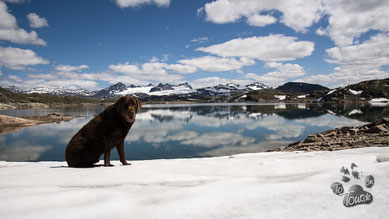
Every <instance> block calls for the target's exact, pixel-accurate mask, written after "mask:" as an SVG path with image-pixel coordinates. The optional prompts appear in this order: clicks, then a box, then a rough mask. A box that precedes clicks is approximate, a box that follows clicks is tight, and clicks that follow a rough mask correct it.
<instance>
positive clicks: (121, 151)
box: [116, 139, 131, 165]
mask: <svg viewBox="0 0 389 219" xmlns="http://www.w3.org/2000/svg"><path fill="white" fill-rule="evenodd" d="M116 149H117V150H118V153H119V158H120V162H122V164H123V165H131V164H130V163H127V160H126V154H125V153H124V139H123V141H122V142H121V143H120V144H118V145H117V146H116Z"/></svg>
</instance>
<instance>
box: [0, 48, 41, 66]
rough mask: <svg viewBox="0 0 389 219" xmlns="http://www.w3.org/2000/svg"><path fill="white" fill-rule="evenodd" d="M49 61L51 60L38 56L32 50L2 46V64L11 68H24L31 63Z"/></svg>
mask: <svg viewBox="0 0 389 219" xmlns="http://www.w3.org/2000/svg"><path fill="white" fill-rule="evenodd" d="M48 63H49V61H47V60H45V59H43V58H41V57H39V56H37V55H36V54H35V52H34V51H32V50H29V49H19V48H13V47H0V66H5V67H7V68H11V69H24V68H25V67H26V66H29V65H38V64H48Z"/></svg>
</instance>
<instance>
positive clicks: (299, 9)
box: [203, 0, 389, 47]
mask: <svg viewBox="0 0 389 219" xmlns="http://www.w3.org/2000/svg"><path fill="white" fill-rule="evenodd" d="M203 9H204V11H205V13H206V20H208V21H210V22H214V23H218V24H222V23H229V22H238V21H240V20H241V19H242V18H246V19H247V23H248V24H249V25H253V26H265V25H267V24H271V23H274V22H276V21H275V20H274V19H275V18H274V19H273V20H268V21H267V22H266V21H264V19H263V18H262V19H260V17H258V16H261V15H260V14H261V13H266V12H269V11H272V10H277V11H279V12H281V13H282V16H281V18H280V22H281V23H283V24H285V25H286V26H288V27H290V28H292V29H294V30H295V31H298V32H306V31H307V30H308V28H309V27H311V26H312V24H314V23H316V22H318V21H319V20H320V19H321V18H323V17H325V16H328V24H329V25H328V27H325V28H324V29H326V30H328V35H329V36H330V38H331V39H332V40H333V41H334V42H335V43H336V45H338V46H341V47H343V46H348V45H352V44H353V42H354V40H355V38H357V37H359V36H360V35H361V34H362V33H366V32H367V31H369V30H381V31H388V30H389V22H387V21H388V20H389V13H388V11H389V2H388V1H382V0H372V1H352V2H350V1H349V0H289V1H274V0H262V1H257V0H245V1H242V0H216V1H213V2H210V3H206V4H205V6H204V7H203ZM261 20H262V22H259V21H261ZM256 21H258V22H256ZM324 29H319V30H318V31H317V33H318V34H324V32H323V31H321V30H324Z"/></svg>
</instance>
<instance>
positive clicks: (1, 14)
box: [0, 1, 46, 46]
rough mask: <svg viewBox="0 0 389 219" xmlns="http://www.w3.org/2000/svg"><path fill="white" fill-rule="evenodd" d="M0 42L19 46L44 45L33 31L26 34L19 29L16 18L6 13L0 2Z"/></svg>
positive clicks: (2, 3)
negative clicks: (5, 41)
mask: <svg viewBox="0 0 389 219" xmlns="http://www.w3.org/2000/svg"><path fill="white" fill-rule="evenodd" d="M0 40H7V41H10V42H13V43H20V44H35V45H43V46H44V45H46V42H45V41H44V40H42V39H40V38H39V37H38V34H37V33H36V32H35V31H31V32H27V31H25V30H24V29H20V28H19V27H18V25H17V23H16V18H15V17H14V16H13V15H12V14H10V13H9V12H8V8H7V5H6V4H5V3H4V2H1V1H0Z"/></svg>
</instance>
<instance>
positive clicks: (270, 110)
mask: <svg viewBox="0 0 389 219" xmlns="http://www.w3.org/2000/svg"><path fill="white" fill-rule="evenodd" d="M103 109H104V108H103V107H93V108H92V107H90V108H61V109H44V110H24V111H23V110H15V111H4V112H0V113H2V114H7V115H18V116H21V115H44V114H46V113H50V112H60V113H64V114H70V115H82V116H84V117H83V118H79V119H75V120H72V121H70V122H63V123H59V124H45V125H39V126H35V127H30V128H26V129H23V130H20V131H17V132H14V133H10V134H6V135H1V136H0V160H6V161H42V160H44V161H46V160H57V161H63V160H64V150H65V147H66V145H67V143H68V142H69V140H70V138H71V137H72V136H73V135H74V134H75V133H76V132H77V131H78V130H79V129H80V128H81V127H82V126H83V125H84V124H86V123H87V122H88V121H89V120H90V119H91V118H92V117H93V115H95V114H98V113H99V112H101V111H102V110H103ZM388 114H389V111H388V107H387V106H384V107H382V106H372V105H369V104H365V105H346V104H330V105H328V104H327V105H317V104H301V103H299V104H284V103H282V104H262V105H261V104H252V105H247V104H230V105H223V104H206V105H151V106H145V107H144V109H143V112H141V113H139V114H138V115H137V118H136V122H135V124H134V125H133V128H132V129H131V130H130V133H129V135H128V136H127V138H126V140H125V144H126V146H125V147H126V149H125V150H126V156H127V159H128V160H138V159H156V158H178V157H180V158H183V157H203V156H224V155H231V154H236V153H247V152H260V151H266V150H268V149H272V148H275V147H279V146H285V145H287V144H288V143H290V142H293V141H297V140H302V139H304V138H305V137H306V136H307V135H308V134H311V133H316V132H321V131H324V130H327V129H332V128H335V127H342V126H345V125H354V126H356V125H362V124H364V123H366V122H369V121H372V120H375V119H377V118H381V117H385V116H388ZM112 159H118V156H117V153H116V151H115V150H114V151H113V152H112Z"/></svg>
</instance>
